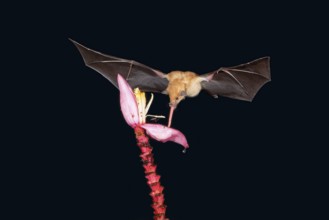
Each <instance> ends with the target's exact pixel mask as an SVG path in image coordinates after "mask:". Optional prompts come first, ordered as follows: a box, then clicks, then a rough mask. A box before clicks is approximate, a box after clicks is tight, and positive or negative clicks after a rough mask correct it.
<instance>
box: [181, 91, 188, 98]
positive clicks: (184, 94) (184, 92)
mask: <svg viewBox="0 0 329 220" xmlns="http://www.w3.org/2000/svg"><path fill="white" fill-rule="evenodd" d="M179 95H180V96H184V97H185V96H187V94H186V91H181V92H180V93H179Z"/></svg>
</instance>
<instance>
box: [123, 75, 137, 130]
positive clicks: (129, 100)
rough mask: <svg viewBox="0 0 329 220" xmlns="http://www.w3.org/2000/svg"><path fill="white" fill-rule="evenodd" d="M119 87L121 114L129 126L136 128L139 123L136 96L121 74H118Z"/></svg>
mask: <svg viewBox="0 0 329 220" xmlns="http://www.w3.org/2000/svg"><path fill="white" fill-rule="evenodd" d="M118 85H119V90H120V106H121V112H122V114H123V117H124V119H125V120H126V122H127V124H128V125H129V126H130V127H133V128H134V127H135V126H136V125H137V124H138V123H139V118H138V108H137V102H136V98H135V95H134V93H133V91H132V89H131V88H130V86H129V84H128V83H127V81H126V80H125V79H124V78H123V77H122V76H121V75H120V74H118Z"/></svg>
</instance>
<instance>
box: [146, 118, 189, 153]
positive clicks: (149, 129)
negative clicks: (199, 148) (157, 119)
mask: <svg viewBox="0 0 329 220" xmlns="http://www.w3.org/2000/svg"><path fill="white" fill-rule="evenodd" d="M141 127H142V128H144V129H145V130H146V133H147V134H148V135H149V136H150V137H152V138H153V139H155V140H157V141H161V142H167V141H173V142H176V143H177V144H180V145H182V146H183V147H185V148H188V147H189V146H188V143H187V140H186V138H185V136H184V134H183V133H182V132H180V131H178V130H176V129H173V128H168V127H166V126H164V125H160V124H143V125H141Z"/></svg>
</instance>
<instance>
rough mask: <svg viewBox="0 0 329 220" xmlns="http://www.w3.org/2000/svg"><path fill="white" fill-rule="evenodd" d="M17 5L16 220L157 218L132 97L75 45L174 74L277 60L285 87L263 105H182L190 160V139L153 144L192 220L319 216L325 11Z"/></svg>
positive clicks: (9, 51) (12, 58)
mask: <svg viewBox="0 0 329 220" xmlns="http://www.w3.org/2000/svg"><path fill="white" fill-rule="evenodd" d="M8 10H12V13H11V16H8V17H4V18H3V19H2V20H3V22H4V26H3V28H6V29H5V30H6V31H5V32H3V34H2V35H3V36H2V37H3V39H4V40H3V41H2V47H3V48H4V49H6V53H3V55H4V56H5V58H7V61H8V62H6V63H5V64H4V65H5V67H7V68H6V69H7V70H6V71H4V72H3V73H2V74H3V76H4V77H8V79H10V81H8V80H3V81H2V83H3V87H2V88H3V89H4V92H3V110H5V111H4V114H3V116H4V117H3V122H4V123H3V125H4V128H5V129H4V130H5V132H4V133H3V137H4V138H3V140H4V141H3V148H4V149H6V150H8V153H6V154H3V156H4V159H7V160H4V161H6V162H5V163H4V166H3V168H4V174H6V175H5V176H4V181H5V182H6V183H8V184H7V185H6V187H5V188H4V192H6V193H9V194H8V195H9V196H8V197H4V198H5V201H6V204H7V206H8V207H7V206H6V207H7V208H6V210H9V213H10V214H11V216H12V218H11V219H17V218H16V217H15V216H18V215H21V216H24V217H25V218H31V219H117V220H126V219H127V220H142V219H145V220H146V219H152V209H151V207H150V204H151V199H150V197H149V195H148V193H149V189H148V187H147V185H146V180H145V178H144V174H143V169H142V166H141V162H140V160H139V149H138V147H137V146H136V144H135V138H134V133H133V130H132V129H131V128H130V127H129V126H128V125H126V123H125V122H124V120H123V117H122V114H121V112H120V107H119V99H118V96H119V92H118V90H117V89H116V88H115V87H114V86H113V85H112V84H111V83H109V82H108V81H107V80H106V79H105V78H103V77H102V76H101V75H100V74H98V73H97V72H95V71H93V70H91V69H89V68H87V67H85V66H84V64H83V61H82V59H81V56H80V54H79V53H78V51H77V49H76V48H75V47H74V46H73V44H72V43H71V42H70V41H69V40H68V38H72V39H74V40H76V41H78V42H80V43H82V44H84V45H86V46H88V47H90V48H93V49H95V50H98V51H102V52H104V53H107V54H111V55H114V56H118V57H123V58H127V59H134V60H136V61H139V62H141V63H144V64H146V65H148V66H151V67H154V68H156V69H159V70H162V71H163V72H169V71H171V70H176V69H179V70H191V71H195V72H197V73H206V72H209V71H212V70H215V69H216V68H219V67H222V66H233V65H237V64H241V63H245V62H248V61H251V60H253V59H256V58H259V57H263V56H270V57H271V72H272V82H270V83H268V84H266V85H265V86H264V87H263V88H262V89H261V90H260V91H259V93H258V94H257V96H256V97H255V99H254V101H253V102H252V103H249V102H243V101H237V100H232V99H228V98H219V99H213V98H212V97H210V96H208V95H207V94H206V93H201V94H200V95H199V96H198V97H197V98H194V99H187V100H185V101H184V102H182V103H181V104H180V105H179V107H178V109H177V111H176V112H175V115H174V119H173V127H175V128H177V129H179V130H181V131H182V132H183V133H184V134H185V135H186V137H187V139H188V142H189V144H190V149H189V150H188V151H187V153H186V154H183V153H182V147H181V146H179V145H176V144H173V143H165V144H163V143H159V142H156V141H152V142H151V144H152V145H153V147H154V154H155V159H156V163H157V164H158V171H159V173H160V175H161V176H162V178H161V181H162V183H163V185H164V186H165V191H164V193H165V198H166V204H167V205H168V210H167V214H168V217H169V218H170V219H171V220H185V219H247V218H250V219H282V218H284V217H287V218H288V219H294V217H296V216H311V217H314V216H315V215H316V214H317V213H318V212H317V211H315V210H314V209H313V207H312V204H313V202H311V201H317V200H318V199H315V197H314V195H319V194H321V193H318V192H316V191H315V187H313V185H312V184H311V183H316V184H315V185H317V183H321V182H322V181H321V175H319V176H318V175H317V174H316V172H317V170H318V168H320V167H322V165H323V163H324V161H323V160H321V159H319V160H315V158H314V157H316V156H318V155H314V154H312V153H310V152H311V149H312V148H313V147H315V146H317V141H318V139H317V138H313V139H312V138H309V132H306V129H310V128H311V130H312V129H313V128H314V129H315V128H316V126H308V125H307V124H308V123H309V122H312V121H313V120H314V118H313V119H311V118H309V117H308V116H309V114H308V113H307V111H305V109H307V108H310V106H315V105H313V103H316V100H315V98H314V96H312V95H311V93H310V92H309V90H310V87H311V86H312V85H313V84H314V83H315V80H314V78H316V77H310V76H309V75H308V74H310V72H311V70H313V69H312V68H311V67H308V66H307V65H306V64H307V61H308V56H310V53H309V49H311V48H314V47H316V48H318V49H319V50H322V49H323V48H322V47H318V46H316V45H317V41H318V39H320V38H322V37H323V35H321V34H318V35H317V36H318V38H317V39H316V40H314V39H312V40H311V39H310V38H307V37H305V34H306V33H308V34H309V33H314V32H313V30H315V29H316V26H317V25H318V24H319V23H318V21H321V20H322V19H323V18H322V17H321V16H322V14H321V13H317V10H318V9H314V8H313V7H312V6H308V5H297V6H296V5H291V6H290V5H279V4H270V3H266V2H263V3H262V4H261V5H251V4H249V3H248V4H246V3H244V4H238V3H236V4H221V3H220V4H218V3H216V4H210V5H209V4H205V3H199V4H195V3H188V4H185V5H181V4H179V5H178V4H169V3H167V4H165V3H160V2H157V3H156V2H153V3H152V4H148V5H140V3H133V4H132V3H115V4H114V3H110V2H108V3H106V4H95V3H92V2H89V3H77V4H51V3H44V5H39V4H35V5H33V4H30V3H29V4H27V3H26V4H25V5H24V4H23V5H22V4H19V7H18V6H17V5H16V6H12V7H9V8H8ZM310 11H312V12H313V13H315V14H316V17H312V18H313V19H314V20H316V21H314V20H313V21H311V20H310V16H309V15H308V12H310ZM315 56H317V55H315V54H311V57H313V58H314V57H315ZM319 57H320V56H319ZM306 73H307V74H306ZM313 74H319V73H318V72H316V71H314V73H313ZM8 82H13V84H9V83H8ZM323 88H324V87H320V88H319V87H318V88H317V89H319V90H316V91H317V94H320V93H323V92H324V91H325V90H324V89H323ZM314 91H315V90H314ZM317 109H318V110H319V111H322V110H323V109H322V108H321V107H319V108H317ZM168 111H169V108H168V98H167V97H166V96H163V95H161V94H155V101H154V104H153V105H152V107H151V110H150V112H151V113H153V114H165V115H167V114H168ZM302 112H303V113H302ZM313 116H314V117H315V116H316V114H313ZM160 122H161V123H166V121H160ZM305 144H306V146H307V147H305ZM318 154H321V153H320V152H318ZM317 209H320V210H321V209H322V207H321V204H319V205H318V206H317ZM313 219H314V218H313Z"/></svg>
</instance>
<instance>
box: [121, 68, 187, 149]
mask: <svg viewBox="0 0 329 220" xmlns="http://www.w3.org/2000/svg"><path fill="white" fill-rule="evenodd" d="M118 85H119V90H120V106H121V112H122V114H123V117H124V119H125V120H126V122H127V124H128V125H129V126H130V127H132V128H135V127H136V126H140V127H142V128H144V129H145V130H146V133H147V134H148V135H149V136H150V137H151V138H153V139H155V140H157V141H161V142H167V141H173V142H176V143H178V144H180V145H182V146H183V147H184V148H188V143H187V140H186V138H185V136H184V134H183V133H182V132H180V131H178V130H176V129H173V128H169V127H166V126H164V125H161V124H148V123H145V118H146V114H147V110H148V108H149V106H147V107H146V108H145V100H143V101H140V102H142V104H138V103H137V100H136V96H135V94H134V92H133V91H132V89H131V87H130V86H129V84H128V83H127V81H126V80H125V79H124V78H123V77H122V76H121V75H120V74H118Z"/></svg>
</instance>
